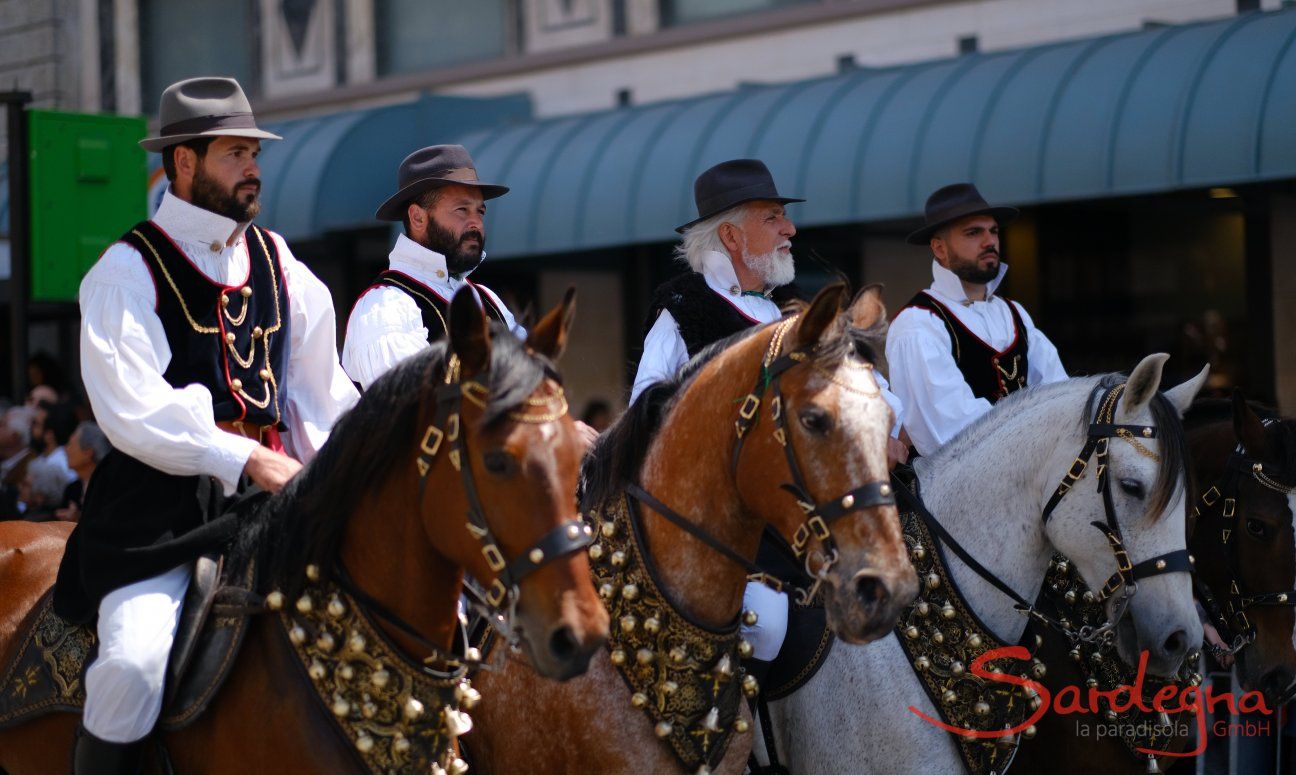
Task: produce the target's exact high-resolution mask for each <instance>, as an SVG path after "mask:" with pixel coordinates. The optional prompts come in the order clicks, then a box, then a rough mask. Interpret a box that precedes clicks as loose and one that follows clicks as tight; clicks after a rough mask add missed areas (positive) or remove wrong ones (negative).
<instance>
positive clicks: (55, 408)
mask: <svg viewBox="0 0 1296 775" xmlns="http://www.w3.org/2000/svg"><path fill="white" fill-rule="evenodd" d="M76 428H77V415H76V407H75V406H73V405H72V403H71V402H68V401H61V402H59V403H57V404H49V403H41V404H40V405H39V406H37V407H36V415H35V418H34V419H33V420H32V440H31V446H32V449H34V450H36V453H37V454H39V455H40V456H41V457H42V458H43V459H45V460H49V461H51V462H53V463H55V464H56V465H58V466H59V468H61V469H62V470H63V472H64V473H63V476H64V482H63V483H64V484H65V485H66V484H70V483H71V482H72V481H74V480H75V479H76V478H77V477H76V473H75V472H74V471H73V470H72V468H71V467H70V466H69V465H68V460H67V449H66V445H67V443H68V439H70V438H72V432H73V431H75V430H76Z"/></svg>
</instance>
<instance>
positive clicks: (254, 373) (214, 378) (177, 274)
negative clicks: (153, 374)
mask: <svg viewBox="0 0 1296 775" xmlns="http://www.w3.org/2000/svg"><path fill="white" fill-rule="evenodd" d="M243 238H244V240H245V241H246V243H247V246H248V277H247V280H246V281H245V282H243V283H241V284H239V285H232V286H226V285H221V284H220V283H217V282H213V281H212V280H210V279H209V278H208V277H207V276H206V275H204V274H203V273H202V271H201V270H199V269H198V267H196V266H194V264H193V262H191V261H190V260H189V259H188V257H186V256H185V254H184V253H183V252H182V251H181V250H180V248H178V247H176V245H175V243H174V242H172V241H171V238H170V237H168V236H167V234H166V232H164V231H162V229H160V228H158V227H157V226H156V225H154V224H153V223H152V222H151V221H144V222H142V223H139V224H136V226H135V227H134V228H133V229H131V230H130V232H128V233H127V234H125V235H124V236H123V237H122V238H121V241H122V242H124V243H126V244H127V245H130V246H131V247H133V248H135V250H137V251H139V254H140V255H141V256H142V257H143V258H144V263H145V264H146V265H147V266H148V268H149V272H150V273H151V274H152V275H153V287H154V290H155V292H156V296H157V315H158V317H159V318H160V319H161V321H162V327H163V330H165V331H166V337H167V346H168V347H170V348H171V362H170V363H169V364H168V365H167V368H166V371H165V372H163V374H162V376H163V378H164V379H166V381H167V382H168V383H169V384H170V385H171V386H172V387H176V388H182V387H185V386H186V385H194V384H198V385H202V386H203V387H205V388H207V389H208V390H209V391H211V395H212V408H213V410H214V411H215V416H216V420H217V421H218V422H223V421H231V422H249V423H256V424H258V425H277V424H278V423H279V422H280V419H281V417H282V414H281V409H280V408H281V406H282V404H283V402H284V401H285V400H286V398H287V392H286V390H285V388H284V386H283V385H282V384H281V382H282V380H283V378H284V375H286V374H287V365H288V354H289V349H290V345H289V338H288V303H289V302H288V293H287V290H286V289H285V287H284V276H283V267H282V266H281V265H280V262H279V254H278V251H277V250H276V249H275V245H274V240H272V239H271V238H270V236H269V235H268V234H267V233H266V232H265V231H263V230H261V229H259V228H257V227H256V226H248V229H247V232H246V233H245V234H244V237H243Z"/></svg>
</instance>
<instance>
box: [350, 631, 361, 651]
mask: <svg viewBox="0 0 1296 775" xmlns="http://www.w3.org/2000/svg"><path fill="white" fill-rule="evenodd" d="M347 648H349V649H351V650H352V651H355V652H359V653H364V650H365V639H364V636H363V635H361V634H360V633H358V632H353V633H351V637H349V638H347Z"/></svg>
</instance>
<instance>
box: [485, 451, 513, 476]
mask: <svg viewBox="0 0 1296 775" xmlns="http://www.w3.org/2000/svg"><path fill="white" fill-rule="evenodd" d="M482 463H483V464H484V465H485V466H486V470H487V471H489V472H491V473H492V474H495V475H496V476H508V475H509V474H511V473H513V472H514V471H516V470H517V461H516V460H514V459H513V456H512V455H510V454H509V453H507V452H504V451H502V450H495V451H494V452H487V453H486V454H485V455H483V456H482Z"/></svg>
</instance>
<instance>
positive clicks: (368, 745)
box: [356, 732, 374, 753]
mask: <svg viewBox="0 0 1296 775" xmlns="http://www.w3.org/2000/svg"><path fill="white" fill-rule="evenodd" d="M373 747H374V741H373V738H372V737H370V736H369V735H366V734H364V733H363V732H361V733H360V736H359V737H357V738H356V750H357V751H359V752H360V753H369V752H370V751H372V750H373Z"/></svg>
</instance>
